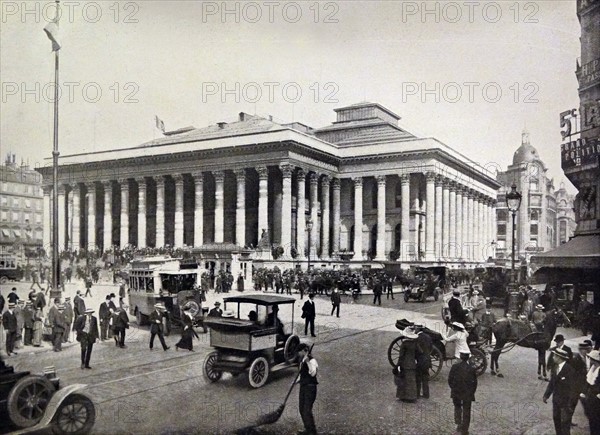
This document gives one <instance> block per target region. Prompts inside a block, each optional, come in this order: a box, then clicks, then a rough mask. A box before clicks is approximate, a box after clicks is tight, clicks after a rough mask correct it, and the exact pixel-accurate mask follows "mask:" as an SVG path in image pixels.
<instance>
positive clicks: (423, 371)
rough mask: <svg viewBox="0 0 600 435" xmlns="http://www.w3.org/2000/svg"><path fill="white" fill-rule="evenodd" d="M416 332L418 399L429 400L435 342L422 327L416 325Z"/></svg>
mask: <svg viewBox="0 0 600 435" xmlns="http://www.w3.org/2000/svg"><path fill="white" fill-rule="evenodd" d="M415 332H416V333H417V335H418V337H417V340H416V344H417V372H416V375H417V397H418V396H421V391H423V396H422V397H423V398H424V399H429V369H430V368H431V351H432V350H433V341H432V340H431V337H430V336H429V334H426V333H425V331H424V330H423V327H422V326H421V325H418V326H417V325H415Z"/></svg>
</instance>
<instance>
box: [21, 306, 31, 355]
mask: <svg viewBox="0 0 600 435" xmlns="http://www.w3.org/2000/svg"><path fill="white" fill-rule="evenodd" d="M32 339H33V303H32V302H31V301H27V302H26V303H25V308H23V344H24V345H25V346H31V341H32Z"/></svg>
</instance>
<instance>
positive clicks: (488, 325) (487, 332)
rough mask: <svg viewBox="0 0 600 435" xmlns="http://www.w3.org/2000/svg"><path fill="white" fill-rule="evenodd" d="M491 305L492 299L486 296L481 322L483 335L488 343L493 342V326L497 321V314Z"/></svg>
mask: <svg viewBox="0 0 600 435" xmlns="http://www.w3.org/2000/svg"><path fill="white" fill-rule="evenodd" d="M491 305H492V303H491V299H490V298H486V307H485V312H484V313H483V314H482V315H481V321H480V322H479V325H480V326H481V336H482V338H484V339H485V340H486V341H485V343H486V344H492V335H493V334H492V326H494V323H496V315H495V314H494V313H493V312H492V310H491V308H490V306H491Z"/></svg>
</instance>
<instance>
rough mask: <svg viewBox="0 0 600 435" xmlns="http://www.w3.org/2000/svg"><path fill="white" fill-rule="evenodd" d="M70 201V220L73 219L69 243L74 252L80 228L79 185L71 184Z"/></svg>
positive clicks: (77, 248) (77, 246)
mask: <svg viewBox="0 0 600 435" xmlns="http://www.w3.org/2000/svg"><path fill="white" fill-rule="evenodd" d="M71 201H72V204H73V205H72V208H71V210H72V215H73V216H72V219H73V227H72V232H71V238H70V239H69V240H70V242H71V249H72V250H74V251H79V240H80V228H79V222H80V218H81V210H80V207H81V206H80V202H81V189H80V188H79V183H73V184H71Z"/></svg>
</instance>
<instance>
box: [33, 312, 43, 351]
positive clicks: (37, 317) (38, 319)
mask: <svg viewBox="0 0 600 435" xmlns="http://www.w3.org/2000/svg"><path fill="white" fill-rule="evenodd" d="M43 330H44V318H43V314H42V309H41V308H36V310H35V311H34V313H33V337H32V338H31V344H33V346H34V347H40V346H41V345H42V335H43V334H42V332H43Z"/></svg>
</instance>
